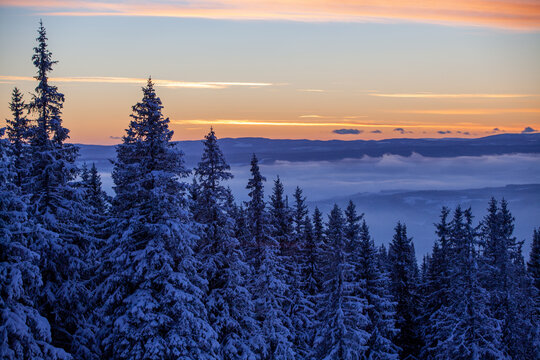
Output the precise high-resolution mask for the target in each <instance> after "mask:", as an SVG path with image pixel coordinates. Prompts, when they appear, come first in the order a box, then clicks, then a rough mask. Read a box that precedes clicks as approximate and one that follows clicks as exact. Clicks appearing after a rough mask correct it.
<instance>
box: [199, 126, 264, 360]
mask: <svg viewBox="0 0 540 360" xmlns="http://www.w3.org/2000/svg"><path fill="white" fill-rule="evenodd" d="M203 144H204V150H203V155H202V159H201V162H199V165H198V167H197V168H196V169H195V175H196V176H197V178H198V179H199V181H198V183H199V197H198V199H197V200H198V201H197V208H198V214H199V216H198V218H199V222H200V223H201V224H202V225H203V231H202V236H201V240H200V242H201V246H200V248H201V249H200V255H201V257H202V263H203V271H204V274H205V276H206V278H207V280H208V289H207V294H208V295H207V300H206V307H207V309H208V317H209V320H210V324H211V325H212V327H213V328H214V330H215V331H216V333H217V339H218V342H219V344H220V350H219V358H220V359H224V360H233V359H252V358H254V357H255V353H254V351H256V350H257V344H254V343H253V342H254V341H252V340H253V337H254V334H256V332H257V324H256V321H255V319H254V318H253V316H252V314H253V311H254V306H253V303H252V301H251V294H250V292H249V291H248V289H247V287H246V285H247V277H248V276H251V272H250V269H249V266H248V265H247V264H246V263H245V261H244V253H243V251H242V249H241V248H240V243H239V241H238V239H236V238H235V237H234V226H235V225H234V219H233V218H232V212H233V206H234V204H233V199H232V194H231V193H230V191H229V190H228V189H227V188H225V187H224V186H223V185H222V182H223V181H226V180H229V179H231V178H232V174H231V173H230V172H229V169H230V167H229V165H228V164H227V163H226V161H225V158H224V156H223V153H222V152H221V150H220V148H219V145H218V142H217V138H216V135H215V133H214V130H213V129H210V133H209V134H208V135H206V137H205V141H203Z"/></svg>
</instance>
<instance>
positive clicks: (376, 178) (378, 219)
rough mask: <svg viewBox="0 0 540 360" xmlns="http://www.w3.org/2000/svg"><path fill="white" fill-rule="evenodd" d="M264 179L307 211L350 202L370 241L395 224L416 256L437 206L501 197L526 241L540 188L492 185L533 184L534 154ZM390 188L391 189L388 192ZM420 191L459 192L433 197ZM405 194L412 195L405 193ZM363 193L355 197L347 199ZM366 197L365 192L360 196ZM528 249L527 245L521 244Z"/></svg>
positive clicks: (374, 163)
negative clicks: (300, 194)
mask: <svg viewBox="0 0 540 360" xmlns="http://www.w3.org/2000/svg"><path fill="white" fill-rule="evenodd" d="M260 168H261V172H262V174H263V175H264V176H265V177H266V179H267V182H266V187H265V194H266V195H267V196H269V194H270V193H271V189H272V185H273V180H274V179H275V178H276V176H278V175H279V176H280V177H281V180H282V182H283V183H284V185H285V190H286V192H287V193H288V194H289V195H290V200H291V203H292V193H293V191H294V188H295V187H296V186H300V187H301V188H302V189H303V190H304V194H305V195H306V196H307V198H308V201H310V206H311V207H312V208H313V207H314V206H319V207H320V208H321V210H323V211H324V212H327V211H328V210H329V209H330V207H331V206H332V204H333V203H334V202H337V203H338V204H339V205H341V206H345V205H346V202H347V201H348V199H349V198H350V197H352V198H353V200H354V201H355V202H356V203H357V207H358V209H359V211H360V212H365V213H366V220H367V221H368V225H370V228H371V232H372V235H373V237H374V238H375V241H376V242H377V243H388V242H389V241H390V239H391V237H392V231H393V227H394V225H395V223H396V222H397V221H398V220H401V221H404V222H406V223H407V225H408V227H409V235H410V236H412V237H413V238H414V239H415V244H416V249H417V253H418V255H419V257H420V256H422V255H423V254H425V253H426V252H427V251H429V250H430V249H431V246H432V242H433V231H434V228H433V223H434V222H436V221H437V219H438V215H439V211H440V207H441V206H442V205H448V206H452V207H453V206H455V205H457V204H462V205H463V206H472V207H473V212H474V214H475V216H476V220H477V221H478V220H480V219H481V217H482V216H483V215H484V214H485V208H486V207H487V201H488V199H489V198H490V197H491V196H492V195H494V196H496V197H499V198H501V197H505V198H506V199H507V200H508V202H509V204H510V209H511V211H512V212H513V214H514V216H515V217H516V219H517V220H516V236H517V237H518V239H526V240H527V242H530V237H531V235H532V231H533V228H534V227H535V226H540V216H539V215H540V191H539V190H540V188H539V187H530V188H507V189H497V190H485V191H478V190H473V191H470V190H467V191H463V190H466V189H479V188H488V187H489V188H492V187H494V188H500V187H504V186H506V185H508V184H540V155H539V154H507V155H488V156H479V157H453V158H429V157H424V156H421V155H417V154H413V155H412V156H410V157H403V156H399V155H385V156H382V157H363V158H361V159H345V160H339V161H332V162H326V161H308V162H288V161H277V162H275V163H273V164H270V165H264V164H263V165H260ZM249 171H250V167H249V165H242V166H234V167H232V172H233V174H234V176H235V177H234V179H233V180H232V181H230V182H229V186H230V187H231V189H232V190H233V192H234V194H235V197H236V199H237V200H238V201H243V200H247V190H246V189H245V186H246V184H247V180H248V178H249V176H250V174H249ZM102 177H103V184H104V187H105V189H106V190H107V191H108V192H112V180H111V177H110V173H102ZM396 190H397V191H396ZM420 190H459V191H453V192H433V191H420ZM413 191H419V192H415V193H414V194H412V193H411V192H413ZM359 193H364V194H360V195H356V196H352V195H355V194H359ZM365 193H367V194H365ZM526 251H527V252H528V246H526Z"/></svg>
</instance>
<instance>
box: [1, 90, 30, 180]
mask: <svg viewBox="0 0 540 360" xmlns="http://www.w3.org/2000/svg"><path fill="white" fill-rule="evenodd" d="M9 108H10V110H11V114H12V116H13V118H11V119H6V124H7V127H6V133H7V136H8V138H9V141H10V142H11V155H12V156H13V158H14V160H13V166H14V168H15V172H16V176H15V179H14V181H15V184H16V185H17V186H18V187H22V185H23V180H24V179H26V176H27V175H28V161H29V149H28V142H29V137H30V120H29V119H28V118H27V117H26V110H27V109H26V104H25V103H24V100H23V96H22V93H21V92H20V90H19V89H17V88H14V89H13V92H12V94H11V102H10V104H9Z"/></svg>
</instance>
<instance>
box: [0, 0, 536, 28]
mask: <svg viewBox="0 0 540 360" xmlns="http://www.w3.org/2000/svg"><path fill="white" fill-rule="evenodd" d="M2 5H3V6H11V7H26V8H31V9H33V10H37V11H40V12H42V13H45V14H49V15H61V16H161V17H184V18H210V19H235V20H293V21H349V22H404V21H406V22H420V23H432V24H445V25H465V26H487V27H494V28H504V29H519V30H539V29H540V2H538V1H534V0H496V1H490V0H439V1H417V0H391V1H380V0H356V1H349V0H334V1H325V0H310V1H307V0H292V1H288V0H260V1H251V0H227V1H225V0H211V1H194V0H187V1H167V0H157V1H152V2H150V3H149V2H146V1H120V0H112V1H107V2H103V1H85V0H44V1H40V0H4V1H2Z"/></svg>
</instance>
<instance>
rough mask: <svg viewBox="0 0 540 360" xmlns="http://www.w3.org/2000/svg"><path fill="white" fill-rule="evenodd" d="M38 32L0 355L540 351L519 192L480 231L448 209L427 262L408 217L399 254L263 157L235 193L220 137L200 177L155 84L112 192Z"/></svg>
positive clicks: (538, 277) (342, 358)
mask: <svg viewBox="0 0 540 360" xmlns="http://www.w3.org/2000/svg"><path fill="white" fill-rule="evenodd" d="M37 41H38V46H37V47H36V48H35V49H34V51H35V54H34V56H33V62H34V65H35V66H36V68H37V76H36V80H37V82H38V86H37V87H36V90H35V94H34V95H33V97H32V100H31V101H30V103H29V104H25V103H24V101H23V98H22V95H21V93H20V91H19V90H17V89H15V90H14V91H13V96H12V101H11V104H10V106H11V110H12V113H13V118H12V119H9V120H8V121H7V125H8V126H7V129H6V131H7V139H1V141H0V284H1V288H0V292H1V295H2V296H1V300H0V306H1V324H0V356H1V357H2V359H224V360H232V359H246V360H252V359H276V360H281V359H283V360H286V359H328V360H332V359H335V360H338V359H339V360H353V359H358V360H359V359H533V358H538V357H539V355H540V342H539V330H538V329H539V328H538V321H539V316H540V308H539V300H540V295H539V294H540V293H539V291H540V229H539V230H535V231H534V236H533V246H532V251H531V254H530V258H529V262H528V264H527V265H525V261H524V258H523V255H522V248H521V247H522V242H519V241H517V240H516V238H515V237H514V236H513V228H514V218H513V217H512V215H511V214H510V211H509V210H508V206H507V203H506V202H505V201H504V200H503V201H501V202H500V203H499V202H497V201H496V200H492V201H491V203H490V204H489V208H488V215H487V216H486V217H485V218H484V219H482V220H481V221H480V224H479V225H478V226H474V225H473V216H472V212H471V210H470V209H466V210H463V209H461V208H460V207H457V208H456V209H455V210H454V212H453V215H452V214H451V212H450V210H448V209H446V208H443V209H442V212H441V218H440V222H439V223H438V224H436V234H437V240H436V242H435V245H434V247H433V251H432V253H431V254H430V255H428V256H426V257H425V258H424V259H423V262H422V265H421V267H420V268H419V267H418V265H417V260H416V257H415V251H414V245H413V243H412V239H411V238H410V237H409V236H408V235H407V228H406V226H405V225H404V224H402V223H398V224H397V226H396V227H395V235H394V237H393V239H392V240H391V242H390V244H389V247H388V250H387V249H386V248H385V247H384V246H382V247H380V248H377V247H376V246H375V244H374V241H373V239H372V237H371V236H370V233H369V228H368V226H367V224H366V222H365V220H364V218H363V214H359V213H358V212H357V210H356V207H355V205H354V204H353V203H352V202H350V203H349V205H348V206H347V208H346V209H345V210H344V211H343V210H342V209H340V208H339V207H338V206H337V205H336V206H334V208H333V209H332V211H331V212H330V214H329V215H328V217H327V220H326V221H325V219H324V218H323V214H322V213H321V212H320V211H319V210H318V209H315V211H314V212H313V213H312V214H310V213H309V211H308V208H307V206H306V198H305V197H304V195H303V193H302V190H301V189H300V188H296V190H295V192H294V194H293V197H292V199H293V201H292V204H289V200H288V197H287V195H286V194H285V191H284V186H283V183H282V181H281V179H280V178H279V177H278V178H277V179H275V181H274V184H273V188H272V194H271V196H270V197H269V200H268V201H267V200H266V198H265V195H264V182H265V181H266V179H265V178H264V177H263V176H262V174H261V173H260V168H259V165H258V160H257V157H256V156H255V155H253V157H252V161H251V177H250V179H249V181H248V183H247V189H248V190H249V201H247V202H245V203H242V204H238V203H236V202H235V200H234V198H233V195H232V193H231V191H230V189H228V188H227V187H226V181H227V180H229V179H231V178H232V174H231V172H230V168H229V165H228V164H227V162H226V161H225V158H224V155H223V153H222V152H221V150H220V148H219V145H218V141H217V138H216V135H215V133H214V131H213V130H212V129H211V130H210V132H209V134H208V135H207V136H206V138H205V140H204V141H203V144H204V151H203V154H202V158H201V161H200V162H199V164H198V166H197V167H196V168H195V169H193V171H192V172H190V171H189V170H188V169H186V167H185V166H184V162H183V154H182V152H181V151H179V150H178V148H177V146H176V145H175V144H174V143H173V142H172V141H171V139H172V136H173V132H172V130H170V129H169V119H168V118H165V117H164V116H163V115H162V108H163V106H162V103H161V100H160V98H159V97H158V96H157V95H156V92H155V89H154V85H153V83H152V81H151V80H150V79H149V80H148V83H147V85H146V86H145V87H144V88H143V97H142V100H141V101H140V102H138V103H137V104H136V105H134V106H133V114H132V115H131V116H132V120H131V122H130V124H129V127H128V129H127V130H126V134H125V136H124V137H123V142H122V144H120V145H118V146H117V158H116V160H115V162H114V170H113V180H114V183H115V186H114V191H115V196H114V198H110V197H109V196H107V194H106V193H105V192H104V191H103V190H102V188H101V180H100V176H99V173H98V170H97V169H96V167H95V166H94V165H92V167H91V168H90V169H88V167H87V166H86V165H84V166H82V167H78V166H77V165H76V160H77V151H78V149H77V147H75V146H73V145H71V144H68V143H66V142H65V141H66V140H67V139H68V134H69V131H68V130H67V129H66V128H64V127H62V119H61V110H62V105H63V101H64V96H63V95H62V94H61V93H59V92H58V89H57V88H56V87H55V86H52V85H50V84H49V83H48V73H49V72H50V71H51V70H52V67H53V65H54V64H55V61H53V60H52V57H51V53H50V51H49V50H48V48H47V38H46V33H45V29H44V28H43V26H42V25H40V28H39V37H38V39H37ZM2 132H3V130H2ZM190 175H192V177H193V181H192V183H188V182H187V178H188V176H190Z"/></svg>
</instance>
